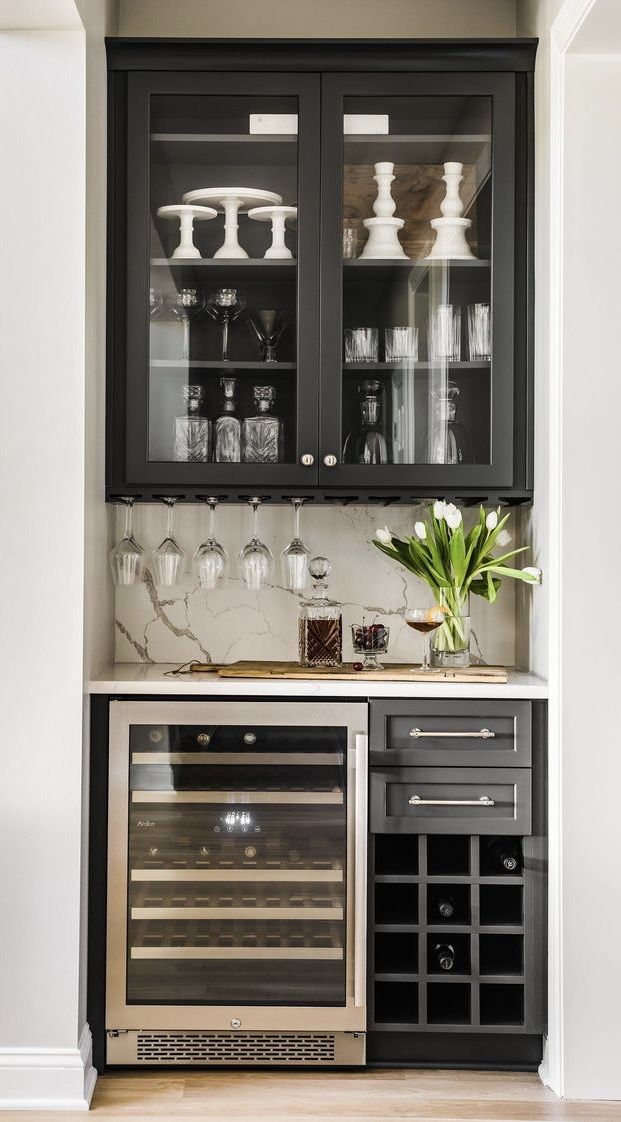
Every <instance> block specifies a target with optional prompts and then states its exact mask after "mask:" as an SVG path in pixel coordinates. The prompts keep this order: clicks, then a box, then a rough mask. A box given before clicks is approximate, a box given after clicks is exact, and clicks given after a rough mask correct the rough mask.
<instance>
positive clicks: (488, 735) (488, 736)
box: [409, 729, 496, 740]
mask: <svg viewBox="0 0 621 1122" xmlns="http://www.w3.org/2000/svg"><path fill="white" fill-rule="evenodd" d="M409 735H410V736H411V737H413V738H414V740H418V739H419V738H420V737H421V736H442V737H444V736H456V737H459V739H460V740H461V739H463V738H465V737H468V738H469V739H470V740H493V738H494V737H495V736H496V733H495V732H492V730H491V729H479V731H478V732H425V730H424V729H410V732H409Z"/></svg>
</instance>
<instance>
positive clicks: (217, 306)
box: [205, 288, 246, 362]
mask: <svg viewBox="0 0 621 1122" xmlns="http://www.w3.org/2000/svg"><path fill="white" fill-rule="evenodd" d="M245 307H246V296H245V293H243V292H241V291H240V290H239V288H217V289H216V291H215V292H211V293H210V294H209V296H208V297H207V303H206V305H205V311H206V312H207V315H209V316H211V318H212V319H215V321H216V323H218V324H220V327H221V328H222V361H223V362H228V360H229V324H230V323H232V322H233V320H234V319H237V317H238V315H239V314H240V312H242V311H243V310H244V308H245Z"/></svg>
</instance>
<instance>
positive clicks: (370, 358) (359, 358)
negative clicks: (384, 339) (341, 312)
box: [345, 327, 379, 362]
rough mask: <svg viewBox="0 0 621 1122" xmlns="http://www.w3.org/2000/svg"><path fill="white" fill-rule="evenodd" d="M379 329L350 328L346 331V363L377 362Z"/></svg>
mask: <svg viewBox="0 0 621 1122" xmlns="http://www.w3.org/2000/svg"><path fill="white" fill-rule="evenodd" d="M378 354H379V342H378V330H377V327H348V328H346V330H345V362H377V358H378Z"/></svg>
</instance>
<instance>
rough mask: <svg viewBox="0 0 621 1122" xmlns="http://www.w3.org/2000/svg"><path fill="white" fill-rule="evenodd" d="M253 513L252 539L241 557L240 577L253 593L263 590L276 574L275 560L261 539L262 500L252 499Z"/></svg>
mask: <svg viewBox="0 0 621 1122" xmlns="http://www.w3.org/2000/svg"><path fill="white" fill-rule="evenodd" d="M250 505H251V507H252V511H253V519H252V539H251V540H250V541H249V542H248V544H247V545H245V546H244V548H243V549H242V551H241V553H240V555H239V575H240V577H241V579H242V580H243V581H244V583H245V584H246V586H247V587H248V588H250V589H251V590H252V591H253V592H258V591H259V589H261V588H263V586H264V585H265V583H266V582H267V580H268V579H269V577H271V575H272V573H273V572H274V558H273V556H272V553H271V551H270V550H269V549H268V547H267V546H266V545H265V544H264V543H263V542H262V541H260V539H259V533H258V531H259V506H260V505H261V500H260V499H256V498H255V499H250Z"/></svg>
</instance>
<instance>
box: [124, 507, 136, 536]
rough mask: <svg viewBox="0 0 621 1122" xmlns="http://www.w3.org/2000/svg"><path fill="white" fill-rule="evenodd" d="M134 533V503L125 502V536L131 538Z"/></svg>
mask: <svg viewBox="0 0 621 1122" xmlns="http://www.w3.org/2000/svg"><path fill="white" fill-rule="evenodd" d="M133 534H134V504H133V503H125V529H124V531H123V537H124V538H131V537H133Z"/></svg>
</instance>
